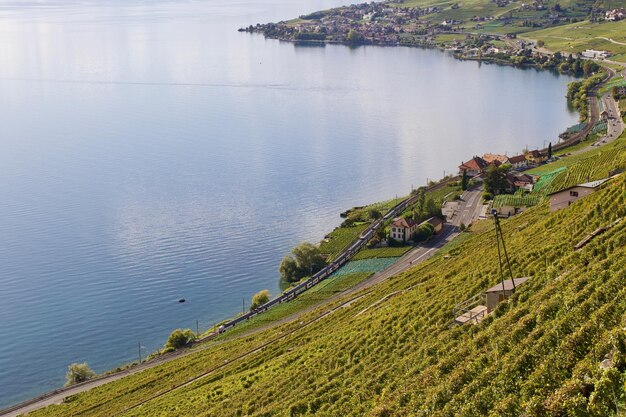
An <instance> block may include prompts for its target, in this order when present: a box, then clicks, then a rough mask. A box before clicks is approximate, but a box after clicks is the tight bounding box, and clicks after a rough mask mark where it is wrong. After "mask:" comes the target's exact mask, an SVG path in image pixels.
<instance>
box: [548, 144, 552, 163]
mask: <svg viewBox="0 0 626 417" xmlns="http://www.w3.org/2000/svg"><path fill="white" fill-rule="evenodd" d="M548 159H552V142H550V143H548Z"/></svg>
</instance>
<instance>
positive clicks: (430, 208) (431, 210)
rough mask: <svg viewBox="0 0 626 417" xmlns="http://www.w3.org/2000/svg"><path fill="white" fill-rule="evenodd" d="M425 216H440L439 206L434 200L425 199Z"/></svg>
mask: <svg viewBox="0 0 626 417" xmlns="http://www.w3.org/2000/svg"><path fill="white" fill-rule="evenodd" d="M424 211H425V217H433V216H441V208H440V207H439V206H438V205H437V203H435V200H433V199H432V198H429V199H428V200H427V201H426V207H425V210H424Z"/></svg>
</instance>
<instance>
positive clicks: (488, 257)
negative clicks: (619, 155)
mask: <svg viewBox="0 0 626 417" xmlns="http://www.w3.org/2000/svg"><path fill="white" fill-rule="evenodd" d="M605 159H606V158H605ZM603 160H604V159H602V158H601V157H598V159H597V163H598V164H602V163H603V162H602V161H603ZM624 216H626V175H622V176H620V177H617V178H615V179H614V180H612V181H610V182H609V183H607V184H606V185H605V186H603V188H602V189H601V190H600V191H598V192H596V193H594V194H592V195H591V196H589V197H587V198H586V199H584V200H581V201H579V202H577V203H575V204H573V205H572V206H571V207H570V208H569V209H566V210H562V211H559V212H556V213H550V212H549V210H548V206H547V204H546V203H545V202H544V203H542V204H540V205H538V206H536V207H533V208H531V209H529V210H528V211H526V212H525V213H523V214H521V215H519V216H517V217H514V218H512V219H510V220H506V221H504V222H503V230H504V234H505V237H506V239H507V247H508V249H509V254H510V256H511V259H512V264H513V271H514V274H515V275H516V276H531V277H532V278H531V280H530V281H528V282H527V283H526V284H525V285H524V286H523V287H521V288H520V289H519V290H518V292H517V293H516V294H515V295H514V297H513V298H512V299H510V301H509V302H505V303H502V304H500V306H499V307H498V308H497V309H496V311H495V312H494V313H493V314H492V315H491V316H489V317H488V318H487V319H486V320H485V321H484V322H482V323H481V324H479V325H465V326H455V325H454V324H453V317H452V308H453V306H454V305H455V304H456V303H457V302H459V301H462V300H464V299H467V298H468V297H471V296H472V295H474V294H477V293H479V292H481V291H483V290H485V289H486V288H488V287H490V286H492V285H494V284H496V283H497V282H498V281H499V278H498V272H497V271H498V266H497V265H498V263H497V251H496V248H495V245H494V231H493V227H492V226H491V224H490V223H488V222H482V225H480V224H479V225H478V227H477V228H476V229H475V231H474V232H472V233H468V234H465V235H464V237H463V239H462V240H460V241H459V242H453V243H452V244H451V246H450V247H449V248H448V250H447V251H446V250H443V251H442V252H441V253H440V254H438V255H437V256H435V257H434V258H432V259H431V260H429V261H427V262H425V263H423V264H420V265H417V266H415V267H414V268H412V269H410V270H409V271H407V272H405V273H403V274H400V275H398V276H396V277H394V278H392V279H390V280H388V281H385V282H383V283H382V284H379V285H377V286H375V287H372V288H371V289H369V290H365V291H364V292H361V293H356V294H351V295H349V296H347V297H344V298H343V299H335V300H333V301H331V302H330V303H329V304H327V305H324V306H323V307H320V308H318V309H316V310H314V311H311V312H308V313H306V314H305V315H304V316H302V317H300V318H299V319H298V320H295V321H293V322H291V323H287V324H283V325H281V326H278V327H275V328H271V329H268V330H265V331H262V332H259V333H256V334H254V335H251V336H247V337H246V336H243V337H240V338H232V336H229V335H228V333H226V334H225V335H224V336H223V337H222V338H221V339H220V340H217V341H214V342H211V343H210V344H207V345H205V346H203V347H200V348H199V351H198V352H196V353H193V354H191V355H189V356H187V357H185V358H181V359H178V360H175V361H172V362H170V363H166V364H163V365H161V366H159V367H156V368H154V369H151V370H149V371H144V372H142V373H139V374H136V375H133V376H130V377H127V378H124V379H122V380H119V381H116V382H113V383H110V384H107V385H105V386H102V387H99V388H96V389H93V390H91V391H89V392H87V393H83V394H79V395H77V396H75V397H72V398H70V399H69V401H67V403H66V404H63V405H58V406H51V407H49V408H47V409H44V410H39V411H37V412H34V413H32V414H31V415H33V416H38V417H40V416H70V415H71V416H107V417H110V416H117V415H123V416H150V417H153V416H304V415H316V416H350V415H355V416H361V415H365V416H396V415H415V416H520V415H525V416H548V415H550V416H566V415H578V416H610V415H612V414H613V413H614V411H615V410H616V407H618V406H619V405H620V404H621V403H622V400H623V397H622V396H623V386H624V374H623V372H624V370H626V333H625V331H624V327H625V325H626V320H625V316H624V314H625V313H626V247H625V244H626V227H625V225H626V220H625V221H623V222H621V223H619V224H618V225H617V226H615V227H612V228H610V229H609V230H608V231H606V232H605V233H603V234H601V235H599V236H598V237H596V238H595V239H593V240H591V242H590V243H589V244H588V245H586V246H585V247H584V248H582V249H581V250H580V251H574V249H573V246H574V245H575V244H576V243H578V242H579V241H580V240H582V239H583V238H584V237H585V236H586V235H587V234H589V233H591V232H592V231H594V230H595V229H597V228H598V227H600V226H606V225H608V224H610V223H612V222H614V221H615V220H616V219H619V218H622V217H624ZM446 252H447V256H444V255H446ZM315 319H318V320H316V321H313V320H315ZM229 337H230V339H229ZM607 358H609V359H610V361H605V362H604V364H605V365H607V366H608V369H605V370H603V369H601V367H600V364H601V362H602V361H603V360H605V359H607ZM205 373H206V376H204V377H202V378H199V379H195V380H192V381H191V382H189V383H188V384H186V385H183V386H180V385H182V384H184V383H185V382H187V381H190V380H191V379H192V378H196V377H198V376H199V375H203V374H205ZM139 405H140V406H139Z"/></svg>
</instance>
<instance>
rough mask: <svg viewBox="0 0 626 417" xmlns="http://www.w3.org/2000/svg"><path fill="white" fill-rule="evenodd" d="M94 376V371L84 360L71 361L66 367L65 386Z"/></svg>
mask: <svg viewBox="0 0 626 417" xmlns="http://www.w3.org/2000/svg"><path fill="white" fill-rule="evenodd" d="M94 376H96V373H95V372H94V371H92V370H91V368H90V367H89V365H87V363H86V362H84V363H73V364H71V365H70V366H68V367H67V373H66V374H65V386H66V387H69V386H70V385H74V384H78V383H81V382H85V381H87V380H88V379H91V378H93V377H94Z"/></svg>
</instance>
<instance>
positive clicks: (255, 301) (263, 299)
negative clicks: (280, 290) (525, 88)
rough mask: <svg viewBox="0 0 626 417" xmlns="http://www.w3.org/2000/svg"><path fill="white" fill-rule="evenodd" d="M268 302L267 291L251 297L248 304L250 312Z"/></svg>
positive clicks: (268, 294) (268, 293)
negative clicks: (250, 301)
mask: <svg viewBox="0 0 626 417" xmlns="http://www.w3.org/2000/svg"><path fill="white" fill-rule="evenodd" d="M269 300H270V292H269V291H268V290H262V291H259V292H258V293H256V294H254V295H253V296H252V303H251V304H250V311H252V310H254V309H255V308H257V307H259V306H261V305H263V304H265V303H267V302H268V301H269Z"/></svg>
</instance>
